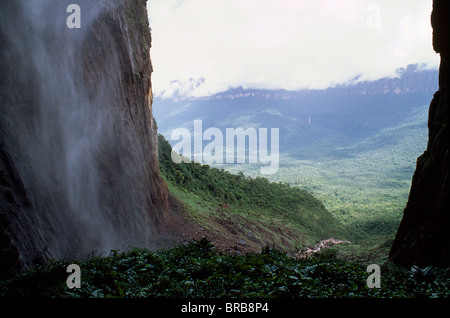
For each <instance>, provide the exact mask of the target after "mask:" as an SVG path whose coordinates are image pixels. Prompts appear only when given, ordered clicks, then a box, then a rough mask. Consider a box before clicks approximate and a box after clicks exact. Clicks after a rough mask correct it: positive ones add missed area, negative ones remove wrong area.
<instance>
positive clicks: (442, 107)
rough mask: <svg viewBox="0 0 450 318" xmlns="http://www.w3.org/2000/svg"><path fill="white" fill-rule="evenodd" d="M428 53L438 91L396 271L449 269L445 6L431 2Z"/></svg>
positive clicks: (396, 251) (449, 25)
mask: <svg viewBox="0 0 450 318" xmlns="http://www.w3.org/2000/svg"><path fill="white" fill-rule="evenodd" d="M431 24H432V27H433V48H434V50H435V51H436V52H437V53H439V54H440V56H441V65H440V69H439V91H437V92H436V93H435V95H434V97H433V100H432V101H431V104H430V109H429V118H428V129H429V141H428V147H427V150H426V151H425V153H424V154H423V155H422V156H421V157H419V158H418V160H417V167H416V171H415V173H414V177H413V181H412V186H411V192H410V196H409V200H408V204H407V206H406V208H405V211H404V216H403V219H402V222H401V224H400V227H399V229H398V233H397V235H396V238H395V241H394V243H393V246H392V249H391V252H390V258H391V259H392V260H393V261H394V262H396V263H398V264H401V265H404V266H411V265H414V264H415V265H418V266H429V265H434V266H450V238H449V229H450V176H449V167H450V158H449V151H450V133H449V121H450V117H449V112H448V102H449V83H450V78H449V74H450V73H449V71H450V70H449V55H450V37H449V34H448V31H449V30H450V3H449V2H448V1H446V0H434V2H433V13H432V16H431Z"/></svg>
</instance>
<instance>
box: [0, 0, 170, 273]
mask: <svg viewBox="0 0 450 318" xmlns="http://www.w3.org/2000/svg"><path fill="white" fill-rule="evenodd" d="M68 4H69V3H68V2H66V1H57V0H43V1H28V0H5V1H2V4H1V6H2V10H1V12H0V48H1V49H0V105H1V117H0V279H2V278H6V277H10V276H11V275H13V274H15V273H17V272H20V271H22V270H23V269H26V268H29V267H32V266H33V265H34V264H37V263H45V262H46V261H47V260H48V259H50V258H75V257H78V256H80V255H84V254H87V253H91V252H93V251H97V252H102V251H106V252H107V251H109V250H110V249H122V248H126V247H127V246H145V247H157V245H158V233H159V231H160V229H161V228H162V227H163V226H164V220H165V213H166V210H167V207H168V198H167V197H168V191H167V188H166V186H165V183H164V181H163V179H162V178H161V177H160V175H159V168H158V153H157V133H156V127H155V126H156V125H155V122H154V121H153V117H152V99H153V97H152V87H151V80H150V79H151V72H152V65H151V61H150V54H149V51H150V46H151V34H150V30H149V25H148V18H147V10H146V1H145V0H133V1H126V0H108V1H90V0H79V1H77V4H78V5H79V7H80V10H81V29H77V28H73V29H71V28H68V27H67V23H66V21H67V18H68V16H69V14H70V12H69V13H67V12H66V11H67V6H68Z"/></svg>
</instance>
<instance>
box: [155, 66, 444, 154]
mask: <svg viewBox="0 0 450 318" xmlns="http://www.w3.org/2000/svg"><path fill="white" fill-rule="evenodd" d="M437 90H438V70H429V69H425V68H423V67H421V66H419V65H409V66H408V67H406V68H403V69H399V70H397V76H396V77H393V78H383V79H379V80H376V81H372V82H367V81H359V79H358V78H355V79H354V80H353V81H352V84H347V85H338V86H335V87H332V88H327V89H322V90H299V91H287V90H262V89H244V88H242V87H238V88H234V89H230V90H228V91H226V92H222V93H219V94H215V95H213V96H209V97H203V98H196V99H182V98H178V99H177V100H176V101H175V100H167V99H160V98H155V100H154V104H153V107H154V109H153V113H154V117H155V119H156V121H157V123H158V130H159V133H161V134H163V135H164V136H165V137H166V139H167V140H169V141H170V137H171V136H170V134H171V131H172V130H173V129H175V128H180V127H183V128H187V129H189V130H191V131H192V130H193V121H194V120H195V119H201V120H202V121H203V127H205V128H204V129H206V128H209V127H217V128H219V129H221V130H223V131H225V129H226V128H229V127H230V128H237V127H242V128H244V129H247V128H250V127H254V128H279V129H280V154H281V155H283V156H284V157H294V158H296V159H317V158H326V157H329V156H336V155H338V156H340V155H342V153H341V152H339V153H337V152H336V149H342V148H346V147H352V146H353V145H354V144H356V143H359V142H362V141H363V140H365V139H366V138H369V137H371V136H374V135H375V134H377V133H379V132H380V131H381V130H383V129H389V128H391V127H397V126H399V125H405V120H408V118H414V124H415V125H416V124H417V125H419V123H418V121H417V116H416V115H415V114H417V112H418V110H419V109H421V110H422V113H424V110H425V109H427V107H428V105H429V102H430V100H431V99H432V97H433V94H434V92H436V91H437ZM422 117H424V118H422V119H421V121H420V126H421V129H426V120H427V118H426V116H422ZM420 118H421V117H420Z"/></svg>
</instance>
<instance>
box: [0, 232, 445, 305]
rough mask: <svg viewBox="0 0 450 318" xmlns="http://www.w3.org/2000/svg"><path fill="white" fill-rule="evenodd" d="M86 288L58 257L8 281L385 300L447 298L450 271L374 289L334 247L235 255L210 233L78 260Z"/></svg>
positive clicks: (386, 279)
mask: <svg viewBox="0 0 450 318" xmlns="http://www.w3.org/2000/svg"><path fill="white" fill-rule="evenodd" d="M78 264H79V266H80V268H81V288H80V289H68V287H67V285H66V279H67V277H68V275H69V274H67V273H66V267H67V266H68V265H69V263H68V262H63V261H53V262H51V263H50V264H49V265H48V266H45V267H37V268H35V269H33V270H31V271H29V272H27V273H26V274H24V275H21V276H18V277H16V278H15V279H13V280H11V281H7V282H3V283H1V285H0V286H1V290H0V291H1V295H2V296H3V297H4V296H9V297H88V298H91V297H93V298H104V297H106V298H115V297H120V298H142V297H153V298H155V297H165V298H167V297H168V298H185V297H189V298H190V297H194V298H195V297H202V298H220V297H238V298H242V297H245V298H248V297H261V298H298V297H319V298H335V297H345V298H354V297H355V298H358V297H364V298H385V297H399V298H409V297H429V298H435V297H447V295H449V292H450V272H449V271H448V270H437V269H435V270H433V269H430V268H427V269H418V268H414V269H412V270H409V271H408V270H404V269H399V268H397V267H395V266H393V265H385V266H383V267H382V269H381V288H373V289H370V288H368V287H367V279H368V277H369V273H367V271H366V270H367V268H366V267H365V266H362V265H361V264H360V263H356V262H346V261H343V260H340V259H338V258H336V257H335V255H333V253H330V252H329V251H328V252H326V253H322V254H319V255H316V256H314V257H311V258H307V259H293V258H291V257H288V256H287V255H286V254H285V253H282V252H280V251H278V250H275V249H270V248H265V249H263V250H262V251H261V253H255V254H247V255H241V256H238V255H230V254H222V253H220V252H218V251H217V250H216V249H215V248H214V245H212V244H211V242H209V241H208V240H207V239H202V240H200V241H195V242H192V243H190V244H187V245H181V246H177V247H175V248H172V249H169V250H163V251H151V250H147V249H138V248H134V249H130V250H129V251H126V252H118V251H112V252H111V253H110V255H109V256H108V257H94V258H91V259H88V260H86V261H84V262H78Z"/></svg>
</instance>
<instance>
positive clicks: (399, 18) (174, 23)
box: [148, 0, 439, 97]
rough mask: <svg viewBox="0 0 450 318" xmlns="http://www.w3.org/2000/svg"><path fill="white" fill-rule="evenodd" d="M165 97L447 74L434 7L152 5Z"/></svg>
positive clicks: (368, 1)
mask: <svg viewBox="0 0 450 318" xmlns="http://www.w3.org/2000/svg"><path fill="white" fill-rule="evenodd" d="M148 8H149V19H150V26H151V28H152V40H153V42H152V49H151V57H152V63H153V67H154V73H153V77H152V83H153V91H154V94H155V96H159V97H171V96H172V95H173V94H174V92H177V93H178V94H182V95H186V96H197V97H198V96H207V95H211V94H214V93H218V92H221V91H225V90H227V89H229V88H233V87H238V86H243V87H244V88H266V89H279V88H282V89H288V90H295V89H302V88H326V87H329V86H332V85H336V84H342V83H347V82H349V81H352V80H354V79H355V78H357V77H358V78H359V79H360V80H362V79H364V80H365V79H368V80H372V79H378V78H381V77H385V76H393V75H394V74H395V70H396V69H398V68H401V67H406V66H407V65H408V64H413V63H419V64H422V63H425V64H427V65H428V67H430V68H437V67H438V64H439V56H438V55H437V54H436V53H435V52H434V51H433V49H432V29H431V25H430V14H431V9H432V0H149V2H148Z"/></svg>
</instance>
